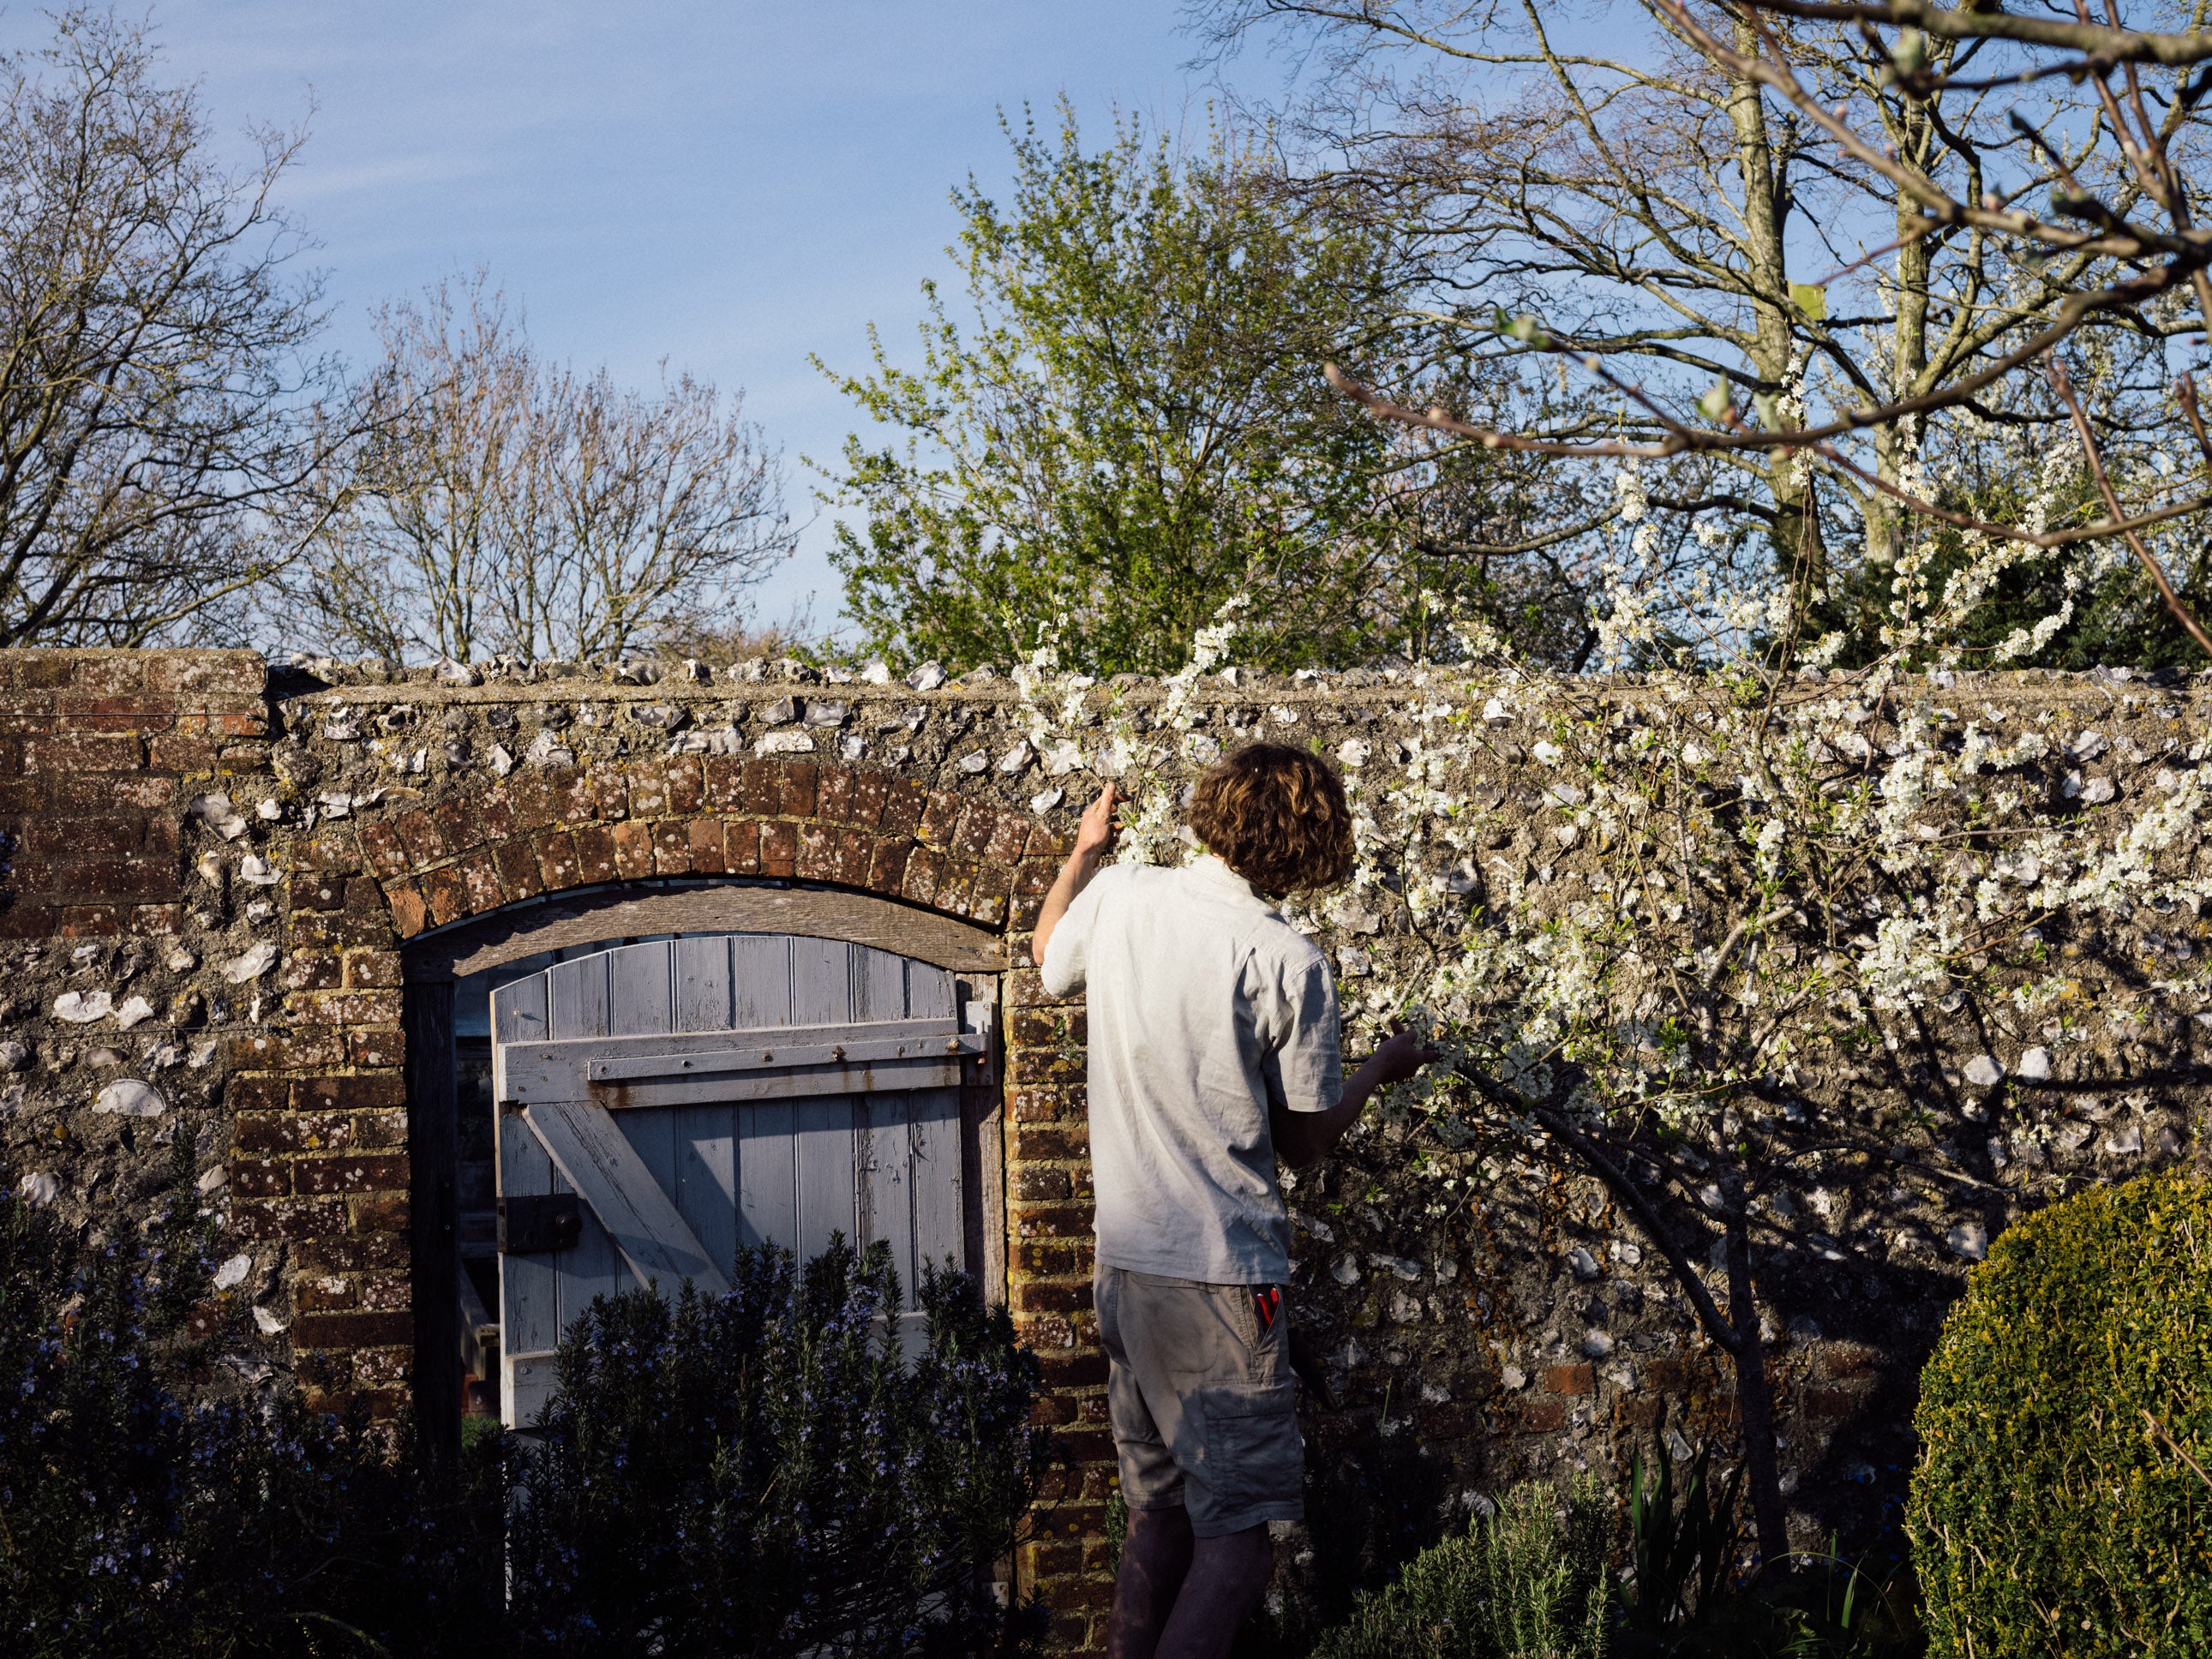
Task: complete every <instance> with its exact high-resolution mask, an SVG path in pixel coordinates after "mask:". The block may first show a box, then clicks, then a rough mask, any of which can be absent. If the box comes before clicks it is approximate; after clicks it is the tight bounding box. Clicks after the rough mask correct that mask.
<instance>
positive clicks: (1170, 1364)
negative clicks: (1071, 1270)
mask: <svg viewBox="0 0 2212 1659" xmlns="http://www.w3.org/2000/svg"><path fill="white" fill-rule="evenodd" d="M1268 1288H1271V1287H1264V1286H1260V1285H1202V1284H1199V1283H1196V1282H1195V1281H1194V1280H1191V1279H1164V1278H1162V1277H1161V1276H1159V1275H1158V1274H1157V1273H1131V1272H1129V1271H1128V1270H1127V1268H1123V1267H1104V1266H1101V1267H1099V1268H1098V1269H1097V1278H1096V1279H1095V1280H1094V1281H1093V1285H1092V1290H1093V1293H1094V1295H1095V1297H1096V1302H1097V1310H1098V1334H1099V1336H1100V1338H1101V1340H1103V1341H1104V1343H1105V1345H1106V1355H1107V1358H1108V1360H1109V1362H1110V1364H1109V1369H1108V1371H1107V1376H1106V1409H1107V1413H1108V1415H1109V1417H1110V1419H1112V1422H1113V1425H1114V1449H1115V1452H1116V1453H1118V1454H1119V1455H1120V1459H1121V1497H1122V1500H1123V1501H1124V1502H1125V1503H1127V1504H1128V1506H1129V1507H1130V1508H1131V1509H1133V1510H1160V1509H1173V1508H1175V1507H1176V1505H1178V1504H1180V1505H1182V1507H1183V1508H1185V1509H1187V1510H1189V1512H1190V1529H1191V1531H1192V1533H1193V1534H1195V1535H1196V1536H1198V1537H1200V1538H1219V1537H1222V1536H1224V1535H1225V1534H1229V1533H1232V1532H1243V1530H1244V1529H1245V1528H1248V1527H1255V1526H1258V1525H1259V1524H1260V1523H1261V1522H1263V1521H1297V1520H1300V1519H1302V1518H1304V1515H1305V1504H1304V1499H1303V1498H1302V1497H1301V1495H1300V1494H1301V1488H1302V1486H1303V1485H1304V1475H1305V1445H1304V1442H1303V1441H1301V1440H1300V1439H1299V1437H1298V1416H1297V1402H1296V1397H1295V1394H1294V1391H1293V1387H1292V1384H1291V1354H1290V1334H1289V1318H1290V1307H1289V1304H1288V1302H1287V1301H1286V1300H1283V1299H1281V1298H1280V1296H1279V1287H1272V1288H1273V1290H1274V1291H1275V1292H1276V1294H1275V1296H1274V1297H1273V1298H1271V1304H1270V1305H1271V1306H1272V1307H1273V1308H1274V1309H1275V1310H1277V1311H1275V1313H1274V1317H1273V1319H1272V1320H1263V1319H1262V1317H1261V1308H1260V1306H1259V1304H1258V1303H1257V1302H1256V1301H1255V1291H1261V1290H1262V1289H1268Z"/></svg>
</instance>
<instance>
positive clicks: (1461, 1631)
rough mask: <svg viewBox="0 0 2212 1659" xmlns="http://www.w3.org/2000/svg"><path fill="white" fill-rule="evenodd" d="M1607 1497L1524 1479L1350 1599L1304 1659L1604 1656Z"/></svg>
mask: <svg viewBox="0 0 2212 1659" xmlns="http://www.w3.org/2000/svg"><path fill="white" fill-rule="evenodd" d="M1610 1520H1611V1504H1610V1502H1609V1500H1608V1498H1607V1494H1606V1492H1605V1491H1604V1489H1603V1487H1602V1486H1600V1485H1599V1484H1598V1483H1597V1482H1596V1481H1595V1480H1581V1481H1578V1482H1577V1484H1576V1486H1575V1487H1574V1490H1573V1491H1572V1492H1571V1493H1570V1494H1569V1495H1568V1497H1567V1499H1566V1502H1565V1505H1564V1509H1563V1507H1562V1504H1561V1503H1560V1498H1559V1493H1557V1492H1554V1491H1553V1490H1552V1489H1551V1488H1550V1487H1549V1486H1541V1485H1537V1484H1535V1483H1533V1482H1532V1483H1530V1484H1528V1485H1526V1486H1516V1487H1515V1488H1513V1490H1512V1491H1510V1492H1507V1493H1506V1494H1505V1497H1504V1501H1503V1502H1501V1503H1500V1504H1498V1509H1497V1512H1496V1513H1495V1514H1493V1515H1491V1516H1487V1517H1484V1518H1480V1519H1478V1520H1476V1521H1475V1522H1474V1524H1473V1525H1472V1526H1470V1527H1469V1528H1468V1530H1467V1531H1466V1533H1464V1534H1462V1535H1461V1536H1459V1537H1456V1538H1448V1539H1446V1540H1445V1541H1443V1543H1441V1544H1438V1545H1437V1546H1436V1547H1434V1548H1431V1549H1429V1550H1425V1551H1424V1552H1423V1553H1421V1554H1420V1555H1419V1556H1418V1557H1416V1558H1415V1559H1413V1561H1412V1562H1411V1563H1410V1564H1409V1565H1407V1568H1406V1570H1405V1571H1404V1573H1403V1574H1402V1575H1401V1577H1399V1579H1398V1582H1397V1583H1395V1584H1393V1585H1391V1586H1390V1587H1389V1589H1385V1590H1382V1591H1380V1592H1378V1593H1376V1594H1375V1595H1364V1596H1362V1597H1360V1599H1359V1601H1358V1604H1357V1605H1356V1606H1355V1607H1354V1608H1353V1610H1352V1617H1351V1619H1350V1620H1347V1621H1346V1623H1345V1624H1344V1625H1342V1626H1339V1627H1338V1628H1337V1629H1336V1630H1334V1631H1332V1632H1329V1633H1328V1635H1327V1636H1325V1637H1323V1638H1322V1640H1321V1643H1320V1645H1319V1646H1317V1647H1316V1649H1315V1650H1314V1654H1315V1659H1406V1656H1408V1655H1411V1654H1420V1655H1423V1656H1429V1659H1604V1655H1605V1654H1606V1652H1607V1647H1608V1645H1609V1643H1610V1639H1611V1630H1612V1613H1611V1608H1610V1605H1609V1591H1610V1589H1611V1575H1610V1573H1609V1572H1608V1571H1607V1566H1606V1555H1607V1546H1608V1544H1609V1542H1610V1534H1611V1526H1610Z"/></svg>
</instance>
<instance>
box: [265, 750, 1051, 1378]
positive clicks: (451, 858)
mask: <svg viewBox="0 0 2212 1659" xmlns="http://www.w3.org/2000/svg"><path fill="white" fill-rule="evenodd" d="M271 851H272V853H274V854H276V859H275V862H276V865H277V866H278V868H279V870H280V871H281V872H283V885H282V887H281V888H280V889H279V893H280V896H281V897H282V898H283V900H284V901H285V911H286V915H285V929H284V932H285V945H286V951H285V965H284V969H283V991H284V993H285V995H284V1008H283V1018H282V1020H281V1022H279V1023H277V1024H276V1025H274V1027H273V1028H270V1029H265V1030H263V1031H261V1032H258V1033H257V1034H254V1035H251V1036H240V1037H239V1038H237V1039H236V1040H234V1042H233V1044H232V1046H231V1049H230V1052H229V1055H228V1058H229V1060H230V1069H231V1075H230V1078H229V1079H228V1089H229V1093H230V1099H231V1104H232V1108H233V1126H234V1127H233V1146H232V1151H231V1154H230V1158H229V1160H228V1176H229V1180H230V1182H231V1190H232V1194H233V1200H234V1204H233V1225H234V1232H235V1233H236V1235H237V1236H238V1237H240V1238H241V1239H243V1240H246V1241H249V1242H262V1241H266V1242H270V1243H275V1242H277V1241H282V1242H283V1244H284V1246H285V1248H286V1249H288V1251H289V1259H290V1268H291V1271H290V1274H289V1277H290V1279H291V1280H292V1283H293V1285H294V1295H295V1308H296V1310H297V1312H296V1316H295V1320H294V1322H293V1324H292V1326H291V1328H290V1332H289V1337H290V1341H291V1346H292V1348H293V1351H294V1354H295V1361H296V1363H297V1367H298V1370H299V1371H300V1374H301V1378H302V1380H303V1381H304V1382H305V1383H307V1385H308V1387H309V1389H310V1390H311V1392H312V1393H313V1394H315V1395H321V1396H327V1397H330V1398H331V1399H333V1400H334V1399H336V1398H337V1397H339V1396H343V1395H347V1394H351V1393H364V1394H366V1395H368V1398H369V1401H370V1403H371V1404H372V1406H373V1407H374V1408H375V1409H377V1410H378V1411H380V1412H397V1411H398V1410H399V1409H400V1408H401V1407H403V1406H404V1404H405V1403H406V1402H407V1400H408V1397H409V1393H410V1389H409V1384H410V1382H411V1381H412V1380H413V1376H412V1374H413V1371H414V1365H413V1360H414V1346H415V1342H416V1314H417V1312H418V1310H417V1308H416V1304H415V1301H414V1288H413V1286H412V1285H410V1278H411V1277H412V1275H411V1273H410V1267H411V1266H412V1258H414V1257H416V1256H417V1255H421V1254H422V1248H423V1245H424V1243H425V1240H424V1238H423V1237H422V1225H421V1224H422V1219H423V1218H422V1216H421V1215H418V1214H417V1213H416V1204H415V1201H414V1191H413V1189H414V1188H415V1186H416V1181H415V1168H414V1162H415V1153H416V1146H415V1144H414V1136H413V1133H412V1128H413V1126H411V1125H410V1121H409V1117H410V1113H409V1101H410V1095H411V1094H412V1093H414V1092H416V1089H418V1088H419V1087H420V1085H421V1079H419V1078H416V1079H414V1080H413V1084H412V1085H410V1072H411V1071H412V1070H413V1069H414V1067H415V1066H419V1065H421V1064H423V1063H425V1061H426V1060H427V1058H428V1054H429V1051H430V1049H431V1048H433V1047H434V1046H435V1045H432V1044H428V1043H425V1042H422V1039H421V1036H420V1035H419V1034H417V1033H416V1031H414V1030H412V1029H411V1028H412V1027H413V1026H414V1025H415V1024H416V1011H415V1009H414V1005H413V1003H412V1002H411V1000H410V996H409V994H408V992H407V989H406V984H407V981H408V980H409V977H410V975H409V973H408V969H407V966H406V954H407V953H406V952H405V951H404V947H405V945H407V942H408V941H410V940H413V939H417V938H419V937H421V936H422V935H423V934H424V933H428V932H431V931H432V930H434V929H438V928H442V927H450V926H452V925H453V924H454V923H457V922H462V921H467V920H469V919H471V918H478V917H485V916H489V915H492V914H493V913H495V912H497V911H500V910H502V909H506V908H511V907H515V906H518V905H521V904H524V903H525V902H528V901H532V900H544V899H545V898H546V897H548V896H555V895H559V894H562V893H564V892H570V891H579V890H585V889H591V888H601V887H605V886H607V885H609V884H623V883H629V882H638V881H643V880H647V879H654V878H667V877H706V878H714V877H739V878H755V879H760V880H769V879H775V880H783V881H789V882H793V883H799V884H820V885H824V886H831V887H838V888H843V889H846V890H850V891H852V892H855V893H863V894H872V895H874V896H878V898H881V899H886V900H893V901H896V902H898V903H900V904H902V905H906V906H911V907H917V908H921V909H924V910H927V911H931V912H934V913H936V914H937V915H941V916H945V917H948V918H954V919H957V920H958V921H961V922H963V923H964V924H966V925H967V926H968V927H971V928H975V929H977V930H979V931H982V932H986V933H990V934H993V935H996V936H999V937H1000V938H1003V937H1005V936H1006V934H1007V933H1009V932H1018V931H1019V930H1023V929H1026V928H1027V927H1029V926H1030V924H1031V923H1032V921H1034V919H1035V915H1036V908H1037V906H1038V905H1039V904H1040V903H1041V902H1042V895H1043V892H1044V890H1045V889H1046V888H1047V887H1048V886H1049V884H1050V882H1051V878H1052V872H1053V870H1054V866H1055V863H1056V860H1057V857H1058V855H1059V854H1060V853H1061V852H1062V851H1064V849H1063V848H1060V847H1059V846H1057V845H1056V844H1055V842H1054V838H1053V836H1051V835H1050V833H1049V832H1048V830H1046V829H1044V828H1043V827H1042V825H1041V824H1040V823H1036V821H1035V820H1033V819H1032V818H1031V817H1029V816H1028V815H1026V814H1024V813H1021V812H1018V811H1012V810H1011V809H1009V808H1007V807H1006V806H1005V805H1001V804H1000V803H998V802H995V801H992V800H974V801H971V800H969V799H965V798H963V796H962V795H960V794H959V793H955V792H953V791H950V790H935V791H929V790H924V789H922V788H921V787H919V786H917V785H915V784H914V783H912V782H909V781H906V780H904V779H902V778H899V777H897V776H896V775H892V774H890V773H888V772H884V771H881V770H877V769H870V768H866V767H855V766H848V765H842V764H836V763H828V764H825V763H819V762H817V761H813V760H810V759H803V758H793V757H755V758H750V759H748V758H744V757H735V756H717V755H703V756H675V757H653V758H650V759H633V760H627V761H602V762H600V763H597V764H593V765H589V766H585V767H577V768H558V769H546V770H543V771H539V770H534V769H533V770H531V771H526V772H522V773H518V774H516V775H513V776H511V777H509V778H507V779H506V780H504V781H497V782H493V781H487V782H486V783H485V784H484V785H483V787H479V788H473V789H471V790H469V791H467V792H466V793H459V794H452V795H448V796H447V797H446V798H445V799H436V800H433V801H424V800H422V799H421V798H420V797H418V796H415V795H414V794H413V793H411V792H410V791H406V790H404V789H399V790H392V791H391V792H390V793H388V794H387V795H386V798H385V799H382V800H380V801H378V802H376V803H375V804H374V805H368V804H363V805H359V806H356V807H355V808H354V809H353V811H351V812H350V813H349V816H348V817H343V818H338V819H327V818H326V819H325V820H324V821H323V822H322V823H319V824H318V825H317V826H316V827H315V828H314V829H313V830H311V831H308V832H307V833H305V834H302V835H297V836H291V837H280V838H279V839H278V840H277V841H276V842H275V843H273V844H272V847H271ZM410 1037H412V1038H413V1039H414V1040H413V1041H411V1042H410ZM421 1311H425V1312H427V1311H428V1310H421ZM433 1322H434V1323H435V1317H434V1318H433ZM418 1403H419V1402H418Z"/></svg>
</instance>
